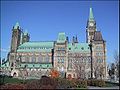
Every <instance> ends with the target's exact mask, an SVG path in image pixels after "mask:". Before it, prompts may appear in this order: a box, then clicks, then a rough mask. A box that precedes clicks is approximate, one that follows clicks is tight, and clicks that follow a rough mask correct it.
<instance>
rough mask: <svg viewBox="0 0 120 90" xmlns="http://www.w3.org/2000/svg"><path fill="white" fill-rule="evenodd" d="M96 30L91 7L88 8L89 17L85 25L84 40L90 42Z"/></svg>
mask: <svg viewBox="0 0 120 90" xmlns="http://www.w3.org/2000/svg"><path fill="white" fill-rule="evenodd" d="M95 31H96V21H95V20H94V16H93V11H92V8H90V12H89V19H88V21H87V26H86V42H87V43H90V40H92V39H93V36H94V33H95Z"/></svg>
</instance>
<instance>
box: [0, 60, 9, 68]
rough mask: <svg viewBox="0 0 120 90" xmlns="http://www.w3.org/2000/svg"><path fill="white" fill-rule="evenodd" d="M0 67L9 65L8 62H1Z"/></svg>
mask: <svg viewBox="0 0 120 90" xmlns="http://www.w3.org/2000/svg"><path fill="white" fill-rule="evenodd" d="M0 67H9V62H8V61H7V62H6V63H4V64H1V65H0Z"/></svg>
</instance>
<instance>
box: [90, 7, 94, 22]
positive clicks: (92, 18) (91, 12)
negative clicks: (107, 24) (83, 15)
mask: <svg viewBox="0 0 120 90" xmlns="http://www.w3.org/2000/svg"><path fill="white" fill-rule="evenodd" d="M89 20H90V21H93V20H94V16H93V10H92V8H91V7H90V12H89Z"/></svg>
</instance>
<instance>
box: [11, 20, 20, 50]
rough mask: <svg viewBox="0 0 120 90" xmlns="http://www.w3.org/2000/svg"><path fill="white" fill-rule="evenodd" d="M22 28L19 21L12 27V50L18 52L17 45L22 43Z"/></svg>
mask: <svg viewBox="0 0 120 90" xmlns="http://www.w3.org/2000/svg"><path fill="white" fill-rule="evenodd" d="M20 37H21V30H20V26H19V23H18V22H17V23H16V25H15V26H13V29H12V40H11V52H16V50H17V47H18V46H19V45H20Z"/></svg>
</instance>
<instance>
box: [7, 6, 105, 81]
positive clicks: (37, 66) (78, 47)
mask: <svg viewBox="0 0 120 90" xmlns="http://www.w3.org/2000/svg"><path fill="white" fill-rule="evenodd" d="M29 40H30V35H29V34H28V33H27V32H22V31H21V27H20V26H19V24H18V23H16V25H15V26H14V27H13V29H12V39H11V49H10V52H9V54H8V61H9V66H10V68H9V70H10V72H11V75H14V74H15V75H16V76H18V77H20V76H22V73H23V72H24V76H27V77H32V78H33V77H38V78H39V77H41V75H49V72H50V70H51V69H52V68H54V69H56V70H57V71H59V72H60V75H61V76H63V77H64V76H65V77H69V76H71V77H72V78H83V79H84V78H90V77H91V56H92V75H93V78H98V79H99V78H106V74H107V71H106V70H107V69H106V42H105V40H104V39H103V37H102V34H101V32H100V31H97V29H96V21H95V19H94V17H93V12H92V8H90V12H89V19H88V21H87V27H86V42H85V43H79V42H78V40H77V37H73V40H72V42H69V40H68V37H66V35H65V33H64V32H62V33H59V34H58V39H57V40H56V41H36V42H35V41H29ZM90 45H91V46H92V49H90ZM91 50H92V52H91ZM25 73H26V74H25Z"/></svg>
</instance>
